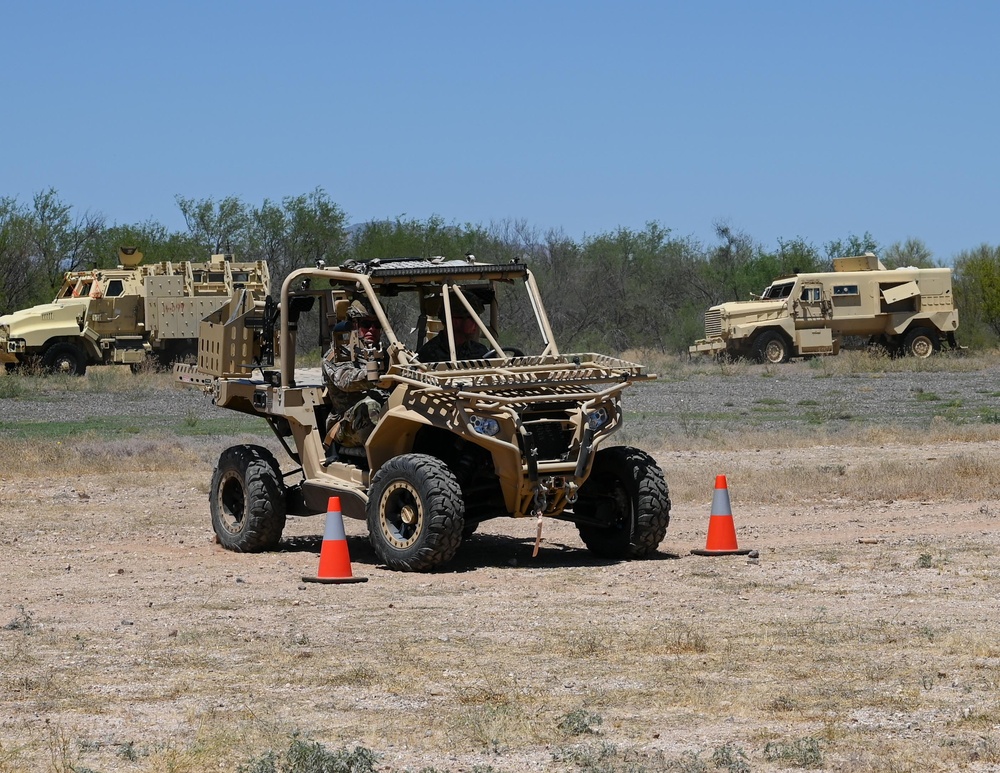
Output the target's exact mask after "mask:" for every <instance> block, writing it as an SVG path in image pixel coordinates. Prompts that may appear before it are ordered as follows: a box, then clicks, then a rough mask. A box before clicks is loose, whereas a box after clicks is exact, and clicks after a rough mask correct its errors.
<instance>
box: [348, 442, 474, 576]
mask: <svg viewBox="0 0 1000 773" xmlns="http://www.w3.org/2000/svg"><path fill="white" fill-rule="evenodd" d="M464 528H465V504H464V502H463V501H462V489H461V487H460V486H459V485H458V480H457V479H456V478H455V475H454V473H452V471H451V470H450V469H448V466H447V465H446V464H445V463H444V462H442V461H441V460H440V459H437V458H435V457H433V456H428V455H426V454H404V455H403V456H397V457H396V458H395V459H391V460H389V461H388V462H387V463H386V464H385V465H384V466H383V467H382V468H381V469H380V470H379V471H378V472H376V473H375V476H374V477H373V478H372V482H371V487H370V488H369V492H368V537H369V539H370V540H371V543H372V547H374V548H375V553H376V554H377V555H378V557H379V559H380V560H381V561H382V562H383V563H385V565H386V566H388V567H389V568H390V569H399V570H402V571H405V572H426V571H428V570H430V569H434V568H435V567H438V566H441V565H442V564H444V563H446V562H448V561H450V560H451V558H452V557H453V556H454V555H455V551H456V550H458V547H459V545H461V544H462V530H463V529H464Z"/></svg>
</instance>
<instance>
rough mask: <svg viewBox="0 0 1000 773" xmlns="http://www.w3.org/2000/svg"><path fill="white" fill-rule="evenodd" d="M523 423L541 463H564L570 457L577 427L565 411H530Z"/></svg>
mask: <svg viewBox="0 0 1000 773" xmlns="http://www.w3.org/2000/svg"><path fill="white" fill-rule="evenodd" d="M521 422H522V423H523V425H524V428H525V429H526V430H527V431H528V434H529V435H530V436H531V442H532V443H533V444H534V446H535V448H536V449H537V451H538V460H539V461H564V460H566V459H567V458H568V457H569V452H570V448H571V446H572V444H573V435H574V432H575V427H574V425H573V422H571V421H569V417H568V415H567V413H566V412H565V411H561V410H547V411H530V412H526V413H523V414H522V415H521Z"/></svg>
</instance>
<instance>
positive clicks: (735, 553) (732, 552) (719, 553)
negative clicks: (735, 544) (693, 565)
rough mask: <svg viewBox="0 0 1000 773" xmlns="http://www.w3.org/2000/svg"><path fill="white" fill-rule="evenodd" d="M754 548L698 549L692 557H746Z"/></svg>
mask: <svg viewBox="0 0 1000 773" xmlns="http://www.w3.org/2000/svg"><path fill="white" fill-rule="evenodd" d="M751 550H753V548H740V549H739V550H703V549H697V550H692V551H691V555H694V556H745V555H747V554H748V553H749V552H750V551H751Z"/></svg>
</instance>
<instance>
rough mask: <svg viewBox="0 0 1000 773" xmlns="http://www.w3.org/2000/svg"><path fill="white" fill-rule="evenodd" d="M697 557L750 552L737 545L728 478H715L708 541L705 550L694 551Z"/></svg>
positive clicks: (720, 476) (717, 476)
mask: <svg viewBox="0 0 1000 773" xmlns="http://www.w3.org/2000/svg"><path fill="white" fill-rule="evenodd" d="M691 552H692V553H693V554H694V555H696V556H735V555H741V556H742V555H746V554H747V553H749V552H750V550H749V549H748V550H740V548H739V547H738V546H737V544H736V526H734V525H733V511H732V508H731V507H730V506H729V487H728V486H726V476H725V475H716V476H715V494H714V495H713V496H712V516H711V518H709V519H708V539H707V540H706V542H705V549H704V550H692V551H691Z"/></svg>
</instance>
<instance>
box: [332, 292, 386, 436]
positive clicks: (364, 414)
mask: <svg viewBox="0 0 1000 773" xmlns="http://www.w3.org/2000/svg"><path fill="white" fill-rule="evenodd" d="M347 319H348V321H349V323H350V325H351V330H352V331H354V332H355V334H356V338H357V343H358V346H359V347H360V348H364V349H369V350H373V351H374V350H377V348H378V345H379V341H380V340H381V338H382V328H381V326H380V324H379V321H378V318H377V317H375V315H374V314H372V313H371V312H370V311H369V310H368V307H367V306H365V305H364V304H363V303H362V302H361V301H354V302H353V303H351V305H350V307H349V308H348V310H347ZM340 355H341V356H340V357H339V358H338V352H337V349H336V344H334V345H333V346H331V347H330V349H329V350H328V351H327V353H326V354H325V355H324V357H323V377H324V379H325V380H326V384H327V387H328V392H329V398H330V403H331V404H332V406H333V414H332V416H331V420H332V422H334V423H333V424H332V426H330V428H329V430H328V432H327V435H326V438H325V441H326V443H327V445H330V443H331V442H332V443H336V444H337V445H339V446H341V447H343V448H359V447H361V446H363V445H364V444H365V441H366V440H367V439H368V436H369V435H370V434H371V433H372V430H373V429H374V428H375V425H376V424H377V423H378V420H379V419H380V418H381V417H382V410H383V408H384V406H385V402H386V400H387V399H388V395H387V394H386V393H385V392H384V391H383V390H381V389H377V388H376V387H375V385H374V384H373V382H371V381H369V380H368V369H367V361H366V360H364V359H362V358H358V357H356V356H354V354H353V353H350V352H344V351H341V352H340ZM338 359H339V360H340V361H339V362H338Z"/></svg>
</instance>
